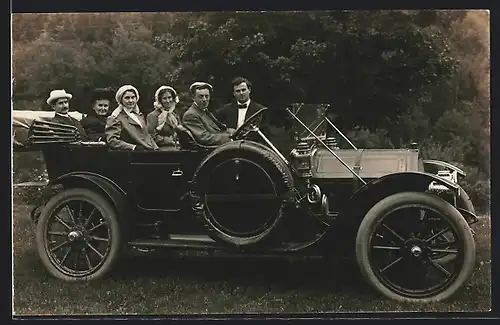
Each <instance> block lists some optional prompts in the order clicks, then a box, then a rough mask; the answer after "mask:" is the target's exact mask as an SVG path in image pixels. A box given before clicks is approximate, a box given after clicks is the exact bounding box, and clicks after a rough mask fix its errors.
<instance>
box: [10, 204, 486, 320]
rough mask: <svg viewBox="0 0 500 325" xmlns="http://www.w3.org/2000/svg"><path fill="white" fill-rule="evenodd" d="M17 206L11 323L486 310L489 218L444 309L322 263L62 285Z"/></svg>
mask: <svg viewBox="0 0 500 325" xmlns="http://www.w3.org/2000/svg"><path fill="white" fill-rule="evenodd" d="M30 209H31V207H30V206H26V205H15V206H14V216H13V243H14V248H13V249H14V294H13V299H14V303H13V308H14V309H13V312H14V315H18V316H20V315H136V314H139V315H170V314H200V313H201V314H206V313H210V314H221V313H296V312H304V313H316V312H388V311H429V312H448V311H487V310H489V309H490V283H491V274H490V270H491V257H490V231H491V230H490V218H487V217H485V218H481V219H480V221H479V223H478V224H476V225H475V231H476V239H477V250H478V251H477V268H476V272H475V274H474V276H473V278H472V279H471V281H470V282H469V283H468V285H467V286H466V287H464V288H463V289H462V291H461V292H460V293H459V294H458V295H457V296H456V297H455V299H453V300H451V301H448V302H446V303H444V302H443V303H436V304H432V305H426V306H418V305H411V304H399V303H396V302H393V301H389V300H387V299H385V298H384V297H381V296H378V295H377V294H375V293H374V292H373V291H372V290H371V288H369V287H368V286H367V285H366V284H365V282H364V281H363V279H362V278H361V276H360V275H359V273H358V272H357V270H356V268H355V267H354V268H353V267H352V266H348V265H340V264H339V265H336V266H333V267H332V266H328V264H326V263H325V262H324V261H322V260H319V259H317V260H314V259H310V260H297V261H290V260H285V259H277V260H276V259H267V258H263V259H254V258H252V259H250V258H234V257H233V258H228V257H214V258H212V257H210V258H208V257H207V256H193V255H192V254H175V255H174V256H168V257H167V256H133V255H131V256H128V257H127V258H125V259H124V260H123V261H122V263H121V264H120V265H119V266H118V267H117V270H116V271H115V273H113V274H112V275H111V277H109V278H108V279H103V280H99V281H96V282H92V283H77V284H70V283H63V282H61V281H58V280H56V279H54V278H52V277H50V276H49V275H48V274H47V273H46V271H45V269H44V268H43V267H42V265H41V263H40V261H39V259H38V256H37V253H36V247H35V240H34V229H33V226H32V224H31V223H30V221H29V211H30Z"/></svg>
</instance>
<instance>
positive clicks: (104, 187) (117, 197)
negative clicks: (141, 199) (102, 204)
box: [47, 172, 127, 215]
mask: <svg viewBox="0 0 500 325" xmlns="http://www.w3.org/2000/svg"><path fill="white" fill-rule="evenodd" d="M55 185H63V186H64V187H77V186H82V185H83V186H85V185H91V186H95V187H97V188H99V189H100V190H101V191H102V192H103V193H104V194H105V195H106V196H107V197H108V198H109V199H110V200H111V202H112V203H113V206H114V207H115V208H116V210H117V212H118V214H119V215H125V214H124V212H126V211H127V203H126V193H125V191H124V190H123V189H122V188H121V187H120V186H118V185H117V184H116V183H115V182H113V181H112V180H110V179H109V178H107V177H105V176H102V175H99V174H96V173H92V172H71V173H68V174H64V175H61V176H59V177H58V178H56V179H54V180H52V181H50V182H49V183H48V184H47V187H48V188H52V187H53V186H55Z"/></svg>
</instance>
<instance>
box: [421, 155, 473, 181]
mask: <svg viewBox="0 0 500 325" xmlns="http://www.w3.org/2000/svg"><path fill="white" fill-rule="evenodd" d="M422 163H423V164H424V168H425V165H433V166H437V167H444V168H448V169H451V170H452V171H456V172H457V174H458V175H460V176H462V177H465V176H466V173H465V172H464V171H463V170H461V169H460V168H458V167H457V166H454V165H452V164H450V163H447V162H444V161H440V160H430V159H428V160H422Z"/></svg>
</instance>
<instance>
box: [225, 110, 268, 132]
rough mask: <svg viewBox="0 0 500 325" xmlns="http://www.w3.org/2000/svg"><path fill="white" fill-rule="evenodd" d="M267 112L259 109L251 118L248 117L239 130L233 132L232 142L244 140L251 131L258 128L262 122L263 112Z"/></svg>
mask: <svg viewBox="0 0 500 325" xmlns="http://www.w3.org/2000/svg"><path fill="white" fill-rule="evenodd" d="M265 111H267V108H266V107H264V108H261V109H260V110H258V111H257V112H255V113H254V114H253V115H252V116H250V117H249V118H248V119H247V120H246V121H245V122H244V123H243V124H242V125H241V126H240V127H239V128H237V129H236V131H234V133H233V135H232V136H231V139H232V140H239V139H242V138H244V137H245V136H246V135H247V134H248V133H249V132H250V131H253V130H255V129H257V128H258V127H259V124H260V122H261V121H262V117H263V114H264V112H265Z"/></svg>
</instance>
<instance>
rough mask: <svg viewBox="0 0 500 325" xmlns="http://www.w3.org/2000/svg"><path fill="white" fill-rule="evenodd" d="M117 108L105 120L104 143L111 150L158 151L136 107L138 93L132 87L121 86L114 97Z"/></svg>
mask: <svg viewBox="0 0 500 325" xmlns="http://www.w3.org/2000/svg"><path fill="white" fill-rule="evenodd" d="M115 99H116V102H117V103H118V107H117V108H116V109H115V110H114V111H113V112H112V113H111V115H110V116H109V117H108V119H107V120H106V128H105V133H106V142H107V144H108V146H109V147H111V148H113V149H122V150H123V149H125V150H140V151H144V150H158V145H157V144H156V143H155V141H154V140H153V138H152V137H151V135H150V134H149V132H148V129H147V125H146V121H145V119H144V117H143V115H142V113H141V111H140V110H139V106H137V102H138V101H139V91H138V90H137V89H136V88H135V87H134V86H132V85H124V86H121V87H120V89H118V91H117V92H116V95H115Z"/></svg>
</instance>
